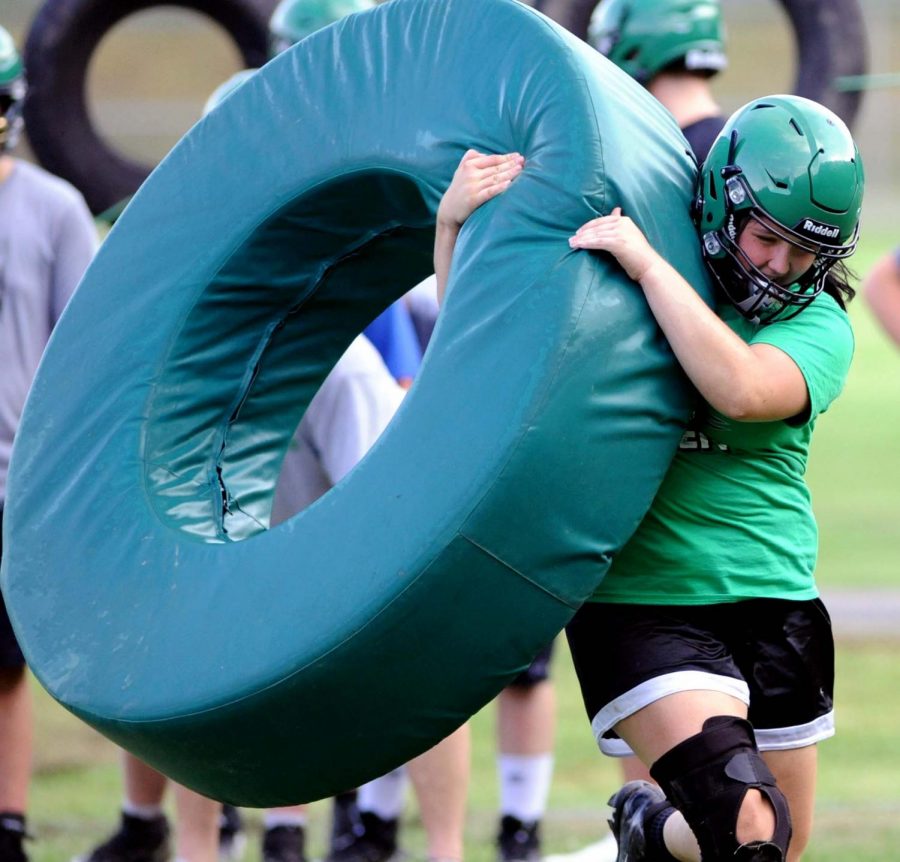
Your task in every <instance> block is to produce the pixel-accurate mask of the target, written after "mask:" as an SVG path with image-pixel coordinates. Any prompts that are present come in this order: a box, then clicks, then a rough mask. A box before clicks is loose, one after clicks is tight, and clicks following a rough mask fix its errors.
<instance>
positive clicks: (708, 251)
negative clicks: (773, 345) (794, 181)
mask: <svg viewBox="0 0 900 862" xmlns="http://www.w3.org/2000/svg"><path fill="white" fill-rule="evenodd" d="M737 142H738V134H737V130H734V131H732V133H731V135H730V141H729V145H728V148H727V150H728V155H727V157H726V159H725V160H724V165H723V166H722V167H721V168H719V169H718V170H717V171H715V174H717V175H718V177H717V178H718V179H720V181H721V182H720V183H715V185H716V186H718V190H719V194H718V197H719V198H720V206H721V210H720V213H721V215H722V218H721V221H720V222H719V227H718V228H715V229H713V230H708V231H706V232H704V231H703V229H702V226H701V234H702V252H703V257H704V259H705V261H706V264H707V266H708V268H709V270H710V271H711V273H712V275H713V277H714V279H715V281H716V283H717V284H718V285H719V287H720V288H721V290H722V292H723V293H724V295H725V296H726V297H727V298H728V299H729V301H730V302H731V303H732V304H733V305H734V306H735V308H736V309H737V310H738V311H739V312H740V313H741V314H742V315H743V316H744V317H746V318H747V319H748V320H749V321H751V322H752V323H754V324H758V325H764V324H767V323H772V322H774V321H776V320H788V319H790V318H791V317H795V316H796V315H797V314H799V313H800V312H801V311H803V309H804V308H806V307H807V306H809V305H810V304H811V303H812V302H813V301H814V300H815V298H816V297H817V296H818V295H819V294H820V293H822V291H823V290H824V289H825V286H826V281H827V277H828V273H829V271H830V270H831V268H832V267H833V266H834V265H835V263H837V262H838V261H840V260H843V259H845V258H848V257H849V256H850V255H852V254H853V252H854V251H855V250H856V245H857V241H858V235H859V225H858V223H857V224H856V225H855V227H854V229H853V232H852V235H851V236H850V237H849V239H847V241H846V242H844V243H841V241H840V238H839V234H840V231H839V229H838V228H836V227H832V226H830V225H827V224H823V223H822V222H819V221H816V219H815V218H801V219H800V221H799V222H798V223H797V224H796V225H795V226H793V227H791V226H788V225H786V224H784V223H783V222H782V221H779V220H778V219H777V218H775V217H774V215H773V214H772V213H771V212H768V211H767V209H766V208H765V207H763V206H762V205H761V204H760V202H759V200H758V198H757V197H756V195H755V194H754V192H753V189H752V186H751V183H750V182H749V181H748V178H747V177H746V176H745V175H744V172H743V170H742V168H741V167H739V166H738V165H737V164H735V152H736V150H737ZM720 164H721V163H720ZM704 176H705V177H706V179H707V181H708V184H709V186H710V188H709V189H703V192H702V193H701V198H700V200H699V201H698V206H699V209H698V213H697V216H698V222H699V223H700V224H701V225H702V221H703V219H702V212H701V210H702V209H703V194H704V193H706V194H711V195H713V196H714V197H715V196H716V195H715V192H714V190H713V185H714V182H715V179H716V178H715V177H714V176H713V175H712V173H710V174H708V175H707V174H706V173H705V172H704V174H702V175H701V181H702V180H703V178H704ZM770 176H771V175H770ZM751 219H752V220H754V221H756V222H757V223H758V224H759V225H761V226H762V227H763V228H764V229H765V230H766V231H768V232H769V233H771V234H774V235H775V236H776V237H778V239H780V240H783V241H785V242H788V243H790V244H791V245H792V246H794V247H795V248H798V249H800V250H802V251H804V252H808V253H810V254H812V255H814V260H813V262H812V264H811V265H810V266H809V267H808V269H806V270H805V271H804V272H803V273H802V274H801V275H800V276H799V277H797V278H795V279H794V280H793V281H792V283H790V284H788V285H785V284H780V283H779V282H777V281H775V280H773V279H771V278H769V277H768V276H767V275H765V274H764V273H763V272H762V270H761V269H760V268H759V267H758V266H756V265H755V264H754V263H753V261H752V260H751V259H750V257H749V255H748V254H747V253H746V252H745V251H744V250H743V249H742V248H741V246H740V237H741V233H742V231H743V230H744V229H745V228H746V226H747V224H748V222H749V221H750V220H751ZM801 229H802V230H804V231H805V233H801V232H800V230H801ZM812 237H816V239H813V238H812ZM818 237H822V240H821V241H819V239H818Z"/></svg>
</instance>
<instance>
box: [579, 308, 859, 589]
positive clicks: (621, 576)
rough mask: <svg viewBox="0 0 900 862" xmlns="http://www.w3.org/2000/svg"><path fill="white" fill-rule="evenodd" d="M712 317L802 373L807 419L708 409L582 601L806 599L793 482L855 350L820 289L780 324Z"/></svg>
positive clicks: (811, 527)
mask: <svg viewBox="0 0 900 862" xmlns="http://www.w3.org/2000/svg"><path fill="white" fill-rule="evenodd" d="M720 314H721V316H722V319H723V320H724V321H725V322H726V323H727V324H728V325H729V326H730V327H731V329H732V330H734V332H736V333H737V334H738V335H740V336H741V338H743V339H744V340H745V341H747V342H749V343H750V344H761V343H765V344H771V345H774V346H775V347H778V348H779V349H780V350H783V351H784V352H785V353H786V354H787V355H788V356H790V357H791V358H792V359H793V360H794V362H796V363H797V366H798V367H799V368H800V371H801V372H802V373H803V376H804V378H805V380H806V386H807V389H808V391H809V400H810V410H809V413H808V415H803V416H800V417H797V418H796V419H793V420H780V421H777V422H736V421H733V420H730V419H726V418H725V417H724V416H722V415H721V414H720V413H718V412H717V411H715V410H713V409H712V408H711V407H709V406H708V405H705V406H704V408H703V409H701V410H699V411H698V413H697V415H696V416H695V418H694V420H693V421H692V422H691V427H690V428H689V429H688V430H687V431H686V432H685V434H684V436H683V437H682V440H681V444H680V446H679V449H678V453H677V455H676V456H675V460H674V461H673V462H672V466H671V468H670V469H669V472H668V473H667V474H666V478H665V480H664V481H663V484H662V486H661V488H660V490H659V492H658V493H657V495H656V498H655V499H654V501H653V505H652V506H651V508H650V511H649V512H648V513H647V516H646V517H645V518H644V520H643V521H642V522H641V524H640V526H639V527H638V529H637V531H636V533H635V534H634V536H633V537H632V539H631V540H630V541H629V543H628V544H627V545H626V547H625V548H624V549H623V550H622V552H621V553H620V554H619V555H618V557H617V558H616V559H615V560H614V561H613V565H612V567H611V568H610V571H609V573H608V574H607V576H606V579H605V580H604V581H603V583H602V584H601V585H600V586H599V587H598V588H597V590H596V591H595V593H594V595H593V596H592V598H591V600H592V601H603V602H624V603H630V604H667V605H698V604H714V603H718V602H733V601H739V600H741V599H749V598H760V597H767V598H786V599H796V600H805V599H811V598H815V597H816V595H817V590H816V585H815V582H814V579H813V570H814V568H815V564H816V554H817V550H818V531H817V529H816V522H815V519H814V517H813V513H812V507H811V505H810V495H809V490H808V488H807V487H806V483H805V482H804V480H803V476H804V473H805V472H806V460H807V455H808V453H809V442H810V437H811V436H812V430H813V426H814V424H815V420H816V417H817V416H818V414H819V413H822V412H823V411H824V410H826V409H827V407H828V405H829V404H830V403H831V402H832V401H833V400H834V399H835V398H836V397H837V395H838V394H839V393H840V391H841V389H842V387H843V385H844V380H845V379H846V376H847V370H848V368H849V366H850V359H851V357H852V355H853V332H852V330H851V329H850V322H849V320H848V319H847V315H846V314H845V313H844V312H843V311H842V310H841V308H840V307H839V306H838V304H837V303H836V302H835V301H834V300H833V299H832V298H831V297H830V296H828V295H827V294H821V295H820V296H819V297H818V298H817V299H816V300H815V301H814V302H813V303H812V304H811V305H810V306H809V307H808V308H806V309H804V310H803V311H802V312H801V313H800V314H799V315H798V316H797V317H794V318H792V319H790V320H786V321H782V322H775V323H772V324H770V325H768V326H763V327H755V326H753V325H752V324H750V323H749V322H747V321H746V320H744V318H742V317H740V315H739V314H738V313H737V312H736V311H734V310H733V309H732V308H731V306H728V308H722V309H720Z"/></svg>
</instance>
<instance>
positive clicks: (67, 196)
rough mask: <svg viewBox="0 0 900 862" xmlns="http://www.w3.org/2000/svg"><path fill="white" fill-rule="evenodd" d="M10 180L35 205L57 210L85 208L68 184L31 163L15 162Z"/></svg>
mask: <svg viewBox="0 0 900 862" xmlns="http://www.w3.org/2000/svg"><path fill="white" fill-rule="evenodd" d="M12 179H14V180H15V182H16V183H17V184H18V185H19V187H20V188H21V189H22V190H23V194H26V195H28V197H29V198H30V199H31V200H33V201H34V202H35V203H42V204H45V205H48V206H55V207H57V208H69V207H72V208H75V207H77V208H79V209H81V208H85V206H86V205H85V203H84V198H83V197H82V196H81V192H79V191H78V189H76V188H75V186H73V185H72V184H71V183H70V182H68V181H67V180H64V179H62V177H58V176H56V175H55V174H51V173H50V172H49V171H47V170H45V169H44V168H42V167H40V166H39V165H34V164H32V163H31V162H26V161H23V160H22V159H17V160H16V165H15V168H14V173H13V176H12Z"/></svg>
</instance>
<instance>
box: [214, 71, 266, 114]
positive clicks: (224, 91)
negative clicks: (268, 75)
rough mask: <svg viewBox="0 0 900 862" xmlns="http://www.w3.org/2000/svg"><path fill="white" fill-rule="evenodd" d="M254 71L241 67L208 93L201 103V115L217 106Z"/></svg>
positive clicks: (253, 73)
mask: <svg viewBox="0 0 900 862" xmlns="http://www.w3.org/2000/svg"><path fill="white" fill-rule="evenodd" d="M256 72H257V70H256V69H241V71H240V72H235V73H234V74H233V75H232V76H231V77H230V78H229V79H228V80H227V81H225V82H223V83H221V84H219V86H218V87H216V89H215V90H213V91H212V93H210V94H209V98H208V99H207V100H206V103H205V104H204V105H203V116H204V117H205V116H206V115H207V114H208V113H209V112H210V111H211V110H212V109H213V108H215V107H217V106H218V105H219V103H220V102H221V101H222V100H223V99H224V98H225V97H226V96H230V95H231V94H232V93H233V92H234V91H235V90H236V89H237V88H238V87H240V86H241V84H243V83H244V81H246V80H247V78H250V77H252V76H253V75H255V74H256Z"/></svg>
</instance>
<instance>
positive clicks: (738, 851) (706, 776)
mask: <svg viewBox="0 0 900 862" xmlns="http://www.w3.org/2000/svg"><path fill="white" fill-rule="evenodd" d="M650 772H651V774H652V775H653V777H654V779H656V781H658V782H659V784H660V786H661V787H662V788H663V790H664V791H665V793H666V796H667V797H668V798H669V800H670V801H671V802H672V803H673V804H674V805H675V806H676V807H677V808H678V809H679V810H680V811H681V813H682V814H683V815H684V818H685V820H686V821H687V823H688V825H689V826H690V827H691V829H692V830H693V832H694V835H695V836H696V838H697V842H698V844H699V845H700V850H701V854H702V856H703V858H704V859H732V858H733V859H734V860H735V862H784V860H785V859H786V858H787V848H788V844H789V843H790V840H791V818H790V813H789V811H788V806H787V801H786V800H785V798H784V795H783V794H782V793H781V791H780V790H779V789H778V787H777V786H776V784H775V778H774V776H773V775H772V773H771V771H770V770H769V768H768V767H767V766H766V764H765V762H764V761H763V759H762V756H761V755H760V753H759V750H758V749H757V747H756V740H755V738H754V735H753V728H752V727H751V726H750V724H749V722H747V721H745V720H744V719H741V718H737V717H735V716H727V715H722V716H716V717H714V718H710V719H708V720H707V721H706V722H705V723H704V725H703V730H702V731H701V732H700V733H698V734H696V735H694V736H692V737H690V738H689V739H686V740H685V741H684V742H682V743H680V744H679V745H676V746H675V748H673V749H671V750H670V751H668V752H666V754H664V755H663V756H662V757H660V758H659V760H657V761H656V763H654V764H653V768H652V769H651V770H650Z"/></svg>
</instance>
